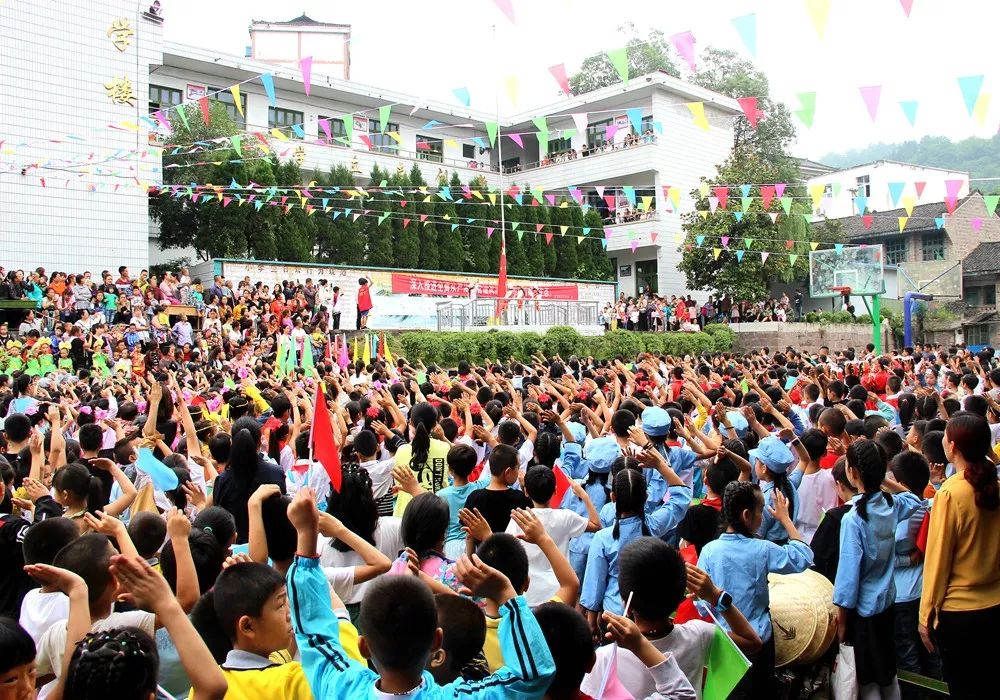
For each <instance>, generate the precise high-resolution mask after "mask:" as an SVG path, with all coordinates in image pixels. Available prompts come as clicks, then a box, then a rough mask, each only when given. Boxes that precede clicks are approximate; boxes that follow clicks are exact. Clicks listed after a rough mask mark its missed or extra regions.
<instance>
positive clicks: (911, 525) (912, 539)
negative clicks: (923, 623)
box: [892, 500, 930, 603]
mask: <svg viewBox="0 0 1000 700" xmlns="http://www.w3.org/2000/svg"><path fill="white" fill-rule="evenodd" d="M928 510H930V504H929V502H928V501H927V500H923V501H921V502H920V505H919V506H917V509H916V510H915V511H913V515H911V516H910V517H909V518H907V519H906V520H901V521H900V522H899V525H897V526H896V548H895V558H896V569H895V571H894V572H893V575H892V580H893V583H894V584H895V585H896V602H897V603H908V602H910V601H914V600H920V592H921V589H922V588H923V585H924V562H923V560H921V561H920V562H919V563H917V564H913V563H911V561H910V555H911V554H912V553H913V552H915V551H916V550H917V534H918V533H919V532H920V526H921V525H922V524H923V522H924V516H925V515H926V514H927V511H928Z"/></svg>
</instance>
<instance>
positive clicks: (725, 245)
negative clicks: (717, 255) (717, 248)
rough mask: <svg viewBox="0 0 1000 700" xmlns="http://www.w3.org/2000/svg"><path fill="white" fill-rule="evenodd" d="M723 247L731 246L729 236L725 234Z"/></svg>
mask: <svg viewBox="0 0 1000 700" xmlns="http://www.w3.org/2000/svg"><path fill="white" fill-rule="evenodd" d="M722 247H723V248H728V247H729V236H723V237H722Z"/></svg>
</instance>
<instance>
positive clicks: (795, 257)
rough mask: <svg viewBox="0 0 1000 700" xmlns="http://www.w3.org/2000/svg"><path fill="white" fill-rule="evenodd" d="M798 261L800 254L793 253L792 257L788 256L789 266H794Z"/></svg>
mask: <svg viewBox="0 0 1000 700" xmlns="http://www.w3.org/2000/svg"><path fill="white" fill-rule="evenodd" d="M798 259H799V256H798V254H796V253H792V254H791V255H789V256H788V264H789V265H792V266H794V265H795V261H796V260H798Z"/></svg>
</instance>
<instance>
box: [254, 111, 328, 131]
mask: <svg viewBox="0 0 1000 700" xmlns="http://www.w3.org/2000/svg"><path fill="white" fill-rule="evenodd" d="M305 120H306V119H305V115H304V114H302V112H296V111H295V110H294V109H283V108H281V107H268V108H267V125H268V126H269V127H271V128H272V129H273V128H278V129H281V130H282V131H284V132H287V133H288V135H289V136H292V135H294V134H295V132H294V131H292V129H291V127H292V125H295V126H297V127H298V128H299V129H302V128H303V127H302V125H303V124H304V123H305ZM324 136H325V134H324Z"/></svg>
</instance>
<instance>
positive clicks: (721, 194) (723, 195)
mask: <svg viewBox="0 0 1000 700" xmlns="http://www.w3.org/2000/svg"><path fill="white" fill-rule="evenodd" d="M712 194H714V195H715V196H716V197H718V198H719V207H721V208H722V209H725V208H726V202H728V201H729V188H728V187H713V188H712Z"/></svg>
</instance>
